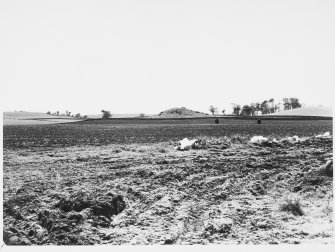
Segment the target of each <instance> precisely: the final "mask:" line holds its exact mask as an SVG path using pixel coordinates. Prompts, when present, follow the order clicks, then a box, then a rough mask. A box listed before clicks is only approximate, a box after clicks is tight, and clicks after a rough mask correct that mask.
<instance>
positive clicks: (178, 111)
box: [152, 107, 209, 118]
mask: <svg viewBox="0 0 335 252" xmlns="http://www.w3.org/2000/svg"><path fill="white" fill-rule="evenodd" d="M206 116H209V115H208V114H206V113H202V112H199V111H194V110H191V109H187V108H185V107H181V108H171V109H168V110H165V111H162V112H160V113H159V114H158V115H155V116H152V117H153V118H188V117H190V118H192V117H206Z"/></svg>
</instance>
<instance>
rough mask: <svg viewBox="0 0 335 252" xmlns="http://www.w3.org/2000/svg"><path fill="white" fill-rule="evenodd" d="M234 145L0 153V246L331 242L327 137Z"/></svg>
mask: <svg viewBox="0 0 335 252" xmlns="http://www.w3.org/2000/svg"><path fill="white" fill-rule="evenodd" d="M237 140H238V139H234V141H228V140H227V139H222V138H211V139H207V140H206V141H205V142H206V144H205V145H203V146H201V147H200V149H191V150H188V151H178V150H175V149H174V148H173V145H172V144H171V143H167V142H163V143H155V144H150V145H145V144H109V145H104V146H84V147H78V146H77V147H76V146H68V147H63V148H52V147H49V148H43V147H41V148H39V147H35V148H31V149H4V152H3V160H4V161H3V162H4V165H3V169H4V172H3V174H4V205H3V207H4V241H5V243H6V244H12V245H15V244H21V245H29V244H38V245H40V244H114V245H117V244H282V243H286V244H298V243H332V242H333V236H334V234H333V219H332V216H333V213H332V205H333V203H332V202H333V189H332V188H333V178H332V174H331V176H330V174H329V173H327V172H326V170H325V164H326V162H327V161H328V160H332V158H333V150H332V146H333V139H332V138H331V137H329V138H313V137H310V138H305V139H304V140H303V141H302V142H298V143H294V144H292V143H289V142H282V143H280V144H274V143H273V144H264V145H256V144H250V143H246V142H243V141H241V142H239V141H237ZM290 200H293V201H294V200H299V202H300V203H299V204H300V205H299V206H300V207H299V208H298V210H297V209H295V208H290V207H288V208H284V207H283V206H284V205H285V204H286V205H289V204H288V203H289V202H290Z"/></svg>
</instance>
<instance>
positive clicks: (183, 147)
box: [175, 137, 197, 150]
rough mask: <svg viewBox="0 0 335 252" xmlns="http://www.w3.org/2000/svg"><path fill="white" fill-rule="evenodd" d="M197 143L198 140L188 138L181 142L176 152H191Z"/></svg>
mask: <svg viewBox="0 0 335 252" xmlns="http://www.w3.org/2000/svg"><path fill="white" fill-rule="evenodd" d="M196 141H197V139H193V140H188V138H187V137H186V138H184V139H183V140H180V141H179V146H176V147H175V150H189V149H190V148H191V147H192V145H193V144H194V143H195V142H196Z"/></svg>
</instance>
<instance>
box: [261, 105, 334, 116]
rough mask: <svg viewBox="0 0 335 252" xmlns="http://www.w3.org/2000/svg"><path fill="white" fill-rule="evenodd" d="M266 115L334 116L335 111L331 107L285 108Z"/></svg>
mask: <svg viewBox="0 0 335 252" xmlns="http://www.w3.org/2000/svg"><path fill="white" fill-rule="evenodd" d="M264 116H325V117H333V111H332V108H331V107H323V106H316V107H304V108H297V109H290V110H284V111H280V112H276V113H272V114H267V115H264Z"/></svg>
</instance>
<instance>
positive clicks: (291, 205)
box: [279, 195, 304, 216]
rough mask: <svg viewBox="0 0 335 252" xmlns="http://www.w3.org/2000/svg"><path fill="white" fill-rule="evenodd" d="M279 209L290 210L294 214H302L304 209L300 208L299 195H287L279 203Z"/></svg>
mask: <svg viewBox="0 0 335 252" xmlns="http://www.w3.org/2000/svg"><path fill="white" fill-rule="evenodd" d="M279 210H281V211H285V212H291V213H292V214H294V215H298V216H302V215H304V211H303V210H302V208H301V202H300V199H299V197H297V196H295V195H288V196H286V197H285V198H284V200H283V201H282V202H281V204H280V205H279Z"/></svg>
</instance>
